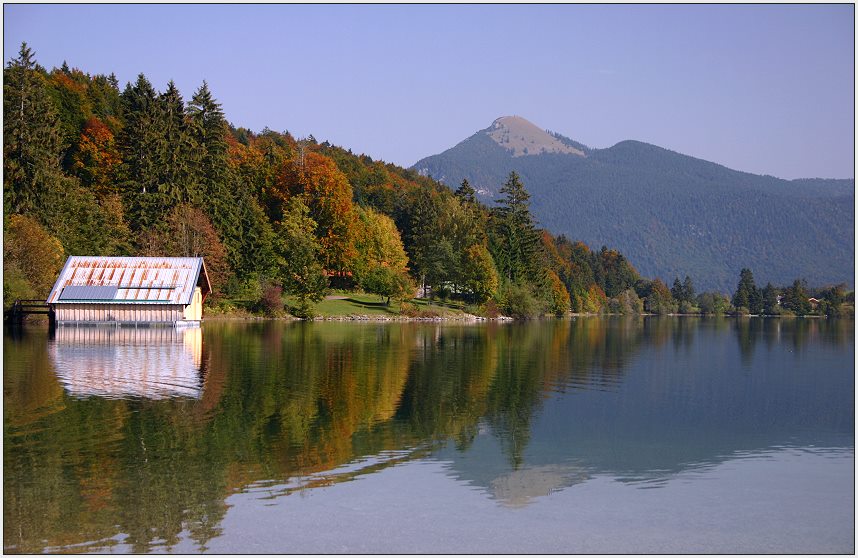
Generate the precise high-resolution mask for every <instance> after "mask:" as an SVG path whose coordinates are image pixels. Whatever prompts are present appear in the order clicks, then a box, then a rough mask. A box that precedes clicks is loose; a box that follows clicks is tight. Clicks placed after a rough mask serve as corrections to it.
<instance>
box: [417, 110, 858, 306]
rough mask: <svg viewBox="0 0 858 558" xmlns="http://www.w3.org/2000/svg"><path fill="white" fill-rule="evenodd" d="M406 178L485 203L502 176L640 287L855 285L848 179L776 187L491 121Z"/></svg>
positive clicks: (636, 147) (634, 148)
mask: <svg viewBox="0 0 858 558" xmlns="http://www.w3.org/2000/svg"><path fill="white" fill-rule="evenodd" d="M412 168H413V169H414V170H416V171H417V172H419V173H420V174H423V175H429V176H432V177H433V178H435V179H437V180H440V181H442V182H443V183H445V184H446V185H447V186H449V187H451V188H456V187H458V185H459V184H460V183H461V182H462V180H463V179H466V178H467V179H468V181H469V182H470V183H471V184H472V185H473V186H474V188H476V189H477V191H478V193H479V195H480V197H481V199H482V200H483V201H488V202H491V201H492V200H493V199H494V198H496V197H497V196H498V190H499V189H500V187H501V185H502V184H503V183H504V182H505V180H506V178H507V176H508V175H509V173H510V171H513V170H514V171H516V172H517V173H518V174H519V175H520V176H521V178H522V180H523V182H524V184H525V186H526V187H527V189H528V191H529V192H530V193H531V210H532V211H533V214H534V215H535V216H536V218H537V219H538V220H539V222H540V224H541V225H542V226H544V227H545V228H547V229H548V230H550V231H551V232H553V233H554V234H561V233H562V234H565V235H566V236H568V237H570V238H572V239H574V240H582V241H584V242H585V243H587V244H588V245H590V246H591V247H592V248H594V249H599V248H600V247H601V246H603V245H607V246H609V247H611V248H616V249H618V250H620V252H622V253H623V254H624V255H625V256H626V257H628V258H629V260H630V261H631V262H632V263H633V264H634V265H635V266H636V267H637V269H638V271H639V272H640V273H641V274H642V275H643V276H645V277H649V278H656V277H659V278H661V279H662V280H664V281H666V282H668V284H670V283H671V282H672V281H673V279H674V277H680V278H684V277H685V275H689V276H691V278H692V280H693V281H694V283H695V286H696V287H697V289H698V290H701V289H706V290H709V289H718V290H720V291H723V292H732V291H733V290H735V288H736V283H737V282H738V278H739V271H740V270H741V269H742V268H743V267H747V268H749V269H751V270H752V271H753V272H754V277H755V279H756V282H757V283H758V284H759V285H760V286H763V285H765V284H766V282H769V281H770V282H772V283H773V284H775V285H786V284H789V283H792V281H793V280H795V279H797V278H804V279H807V281H808V283H810V284H811V285H819V286H822V285H826V284H836V283H840V282H845V283H847V284H849V285H850V286H854V269H855V245H854V236H855V181H854V180H853V179H848V180H838V179H799V180H783V179H779V178H775V177H773V176H760V175H755V174H750V173H746V172H740V171H735V170H732V169H729V168H727V167H724V166H722V165H719V164H716V163H712V162H709V161H704V160H702V159H697V158H694V157H689V156H687V155H682V154H681V153H677V152H675V151H670V150H668V149H663V148H661V147H657V146H655V145H650V144H647V143H642V142H639V141H622V142H620V143H618V144H616V145H614V146H613V147H609V148H607V149H591V148H588V147H587V146H586V145H584V144H582V143H579V142H577V141H574V140H571V139H569V138H567V137H564V136H562V135H560V134H557V133H552V132H548V131H544V130H542V129H540V128H539V127H537V126H535V125H534V124H532V123H530V122H528V121H527V120H525V119H524V118H521V117H518V116H512V117H503V118H499V119H497V120H495V121H494V123H492V125H491V126H489V127H488V128H486V129H484V130H480V131H479V132H477V133H475V134H474V135H473V136H471V137H469V138H467V139H466V140H464V141H462V142H461V143H459V144H458V145H456V146H455V147H453V148H451V149H448V150H447V151H444V152H443V153H441V154H438V155H433V156H431V157H426V158H425V159H421V160H420V161H418V162H417V163H416V164H415V165H414V166H413V167H412Z"/></svg>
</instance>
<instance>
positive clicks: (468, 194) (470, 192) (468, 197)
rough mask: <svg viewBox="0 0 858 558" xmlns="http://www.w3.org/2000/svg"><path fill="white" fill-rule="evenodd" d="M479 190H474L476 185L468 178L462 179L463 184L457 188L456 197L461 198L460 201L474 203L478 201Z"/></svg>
mask: <svg viewBox="0 0 858 558" xmlns="http://www.w3.org/2000/svg"><path fill="white" fill-rule="evenodd" d="M476 194H477V191H476V190H474V187H473V186H471V184H470V183H469V182H468V179H467V178H466V179H464V180H462V185H461V186H459V188H458V189H457V190H456V197H457V198H459V201H461V202H462V203H469V204H474V203H476V202H477V196H476Z"/></svg>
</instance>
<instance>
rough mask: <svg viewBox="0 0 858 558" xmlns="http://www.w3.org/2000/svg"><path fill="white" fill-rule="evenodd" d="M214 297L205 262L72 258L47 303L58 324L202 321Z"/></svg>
mask: <svg viewBox="0 0 858 558" xmlns="http://www.w3.org/2000/svg"><path fill="white" fill-rule="evenodd" d="M210 292H211V285H210V283H209V278H208V274H207V273H206V266H205V263H203V259H202V258H143V257H139V258H111V257H104V256H70V257H69V259H68V260H66V264H65V266H64V267H63V270H62V271H61V272H60V276H59V277H58V278H57V281H56V283H55V284H54V288H53V289H52V290H51V293H50V294H49V295H48V300H47V301H46V302H47V304H48V306H49V307H50V308H51V310H52V311H53V312H54V318H55V320H56V323H58V324H62V323H90V324H91V323H96V324H97V323H120V324H126V323H127V324H139V323H162V324H170V323H172V324H175V323H180V322H199V321H200V320H202V317H203V301H204V300H205V297H206V296H207V295H208V294H209V293H210Z"/></svg>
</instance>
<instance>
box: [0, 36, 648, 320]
mask: <svg viewBox="0 0 858 558" xmlns="http://www.w3.org/2000/svg"><path fill="white" fill-rule="evenodd" d="M4 111H5V119H4V145H3V151H4V173H5V174H4V188H3V193H4V221H3V226H4V256H5V257H4V272H5V273H4V284H3V289H4V303H5V304H6V305H7V306H8V305H10V304H11V303H12V302H13V301H14V300H15V299H18V298H41V297H44V296H46V294H47V292H48V290H49V289H50V286H51V285H52V283H53V281H54V279H55V278H56V274H57V272H58V271H59V269H60V267H61V266H62V264H63V262H64V261H65V258H66V257H67V256H68V255H72V254H84V255H162V256H197V255H201V256H203V257H204V258H205V261H206V266H207V268H208V271H209V275H210V278H211V281H212V284H213V288H214V292H213V295H212V297H210V299H209V304H214V305H221V306H225V307H230V305H232V304H237V303H241V304H243V305H245V306H246V307H248V308H250V309H251V310H254V311H260V312H262V311H264V312H268V313H277V312H278V311H280V310H282V309H283V304H284V299H283V298H282V295H283V294H287V295H289V296H290V298H289V299H287V300H291V301H292V302H291V303H290V304H291V307H290V308H289V310H290V311H291V312H293V313H294V314H297V315H300V316H311V315H313V307H314V303H315V302H317V301H319V300H320V299H321V297H322V296H324V294H325V293H326V292H327V291H328V289H329V288H331V287H338V288H344V289H361V290H363V291H366V292H369V293H375V294H378V295H379V296H381V297H383V298H386V300H387V301H388V302H389V300H390V298H391V297H393V298H398V299H400V300H408V299H410V298H411V297H413V296H414V294H415V292H416V291H417V288H418V286H419V287H422V292H424V293H428V295H429V296H432V297H442V298H453V299H458V300H461V301H464V302H465V303H468V304H470V305H471V309H472V310H473V311H478V312H483V313H485V314H486V315H493V314H495V313H497V312H506V313H508V314H513V315H519V316H532V315H538V314H540V313H543V312H554V313H564V312H567V311H569V310H570V309H572V310H580V309H585V310H591V311H598V310H599V309H601V308H602V307H603V306H605V305H606V304H607V300H608V299H607V296H614V295H616V294H617V293H619V292H620V291H622V290H623V289H628V288H630V287H631V286H632V285H633V284H634V283H635V282H636V281H638V280H640V277H639V276H638V275H637V273H636V272H635V271H634V269H633V268H632V266H631V265H630V264H629V263H628V262H627V261H626V260H625V259H624V258H623V257H622V255H620V254H619V253H618V252H616V251H612V250H607V249H603V250H602V251H600V252H591V251H590V250H589V248H588V247H587V246H585V245H584V244H581V243H573V242H571V241H569V240H567V239H566V238H558V239H555V238H554V237H553V236H552V235H551V234H550V233H549V232H548V231H544V230H539V229H537V227H536V226H535V223H534V221H533V218H532V215H531V213H530V210H529V201H528V193H527V191H526V189H525V186H524V184H522V182H521V181H520V180H519V179H518V177H517V176H515V175H510V176H506V177H503V179H502V180H501V181H499V182H498V183H497V184H496V185H495V187H496V188H497V189H499V191H500V192H502V193H504V195H505V196H506V198H505V202H504V203H502V204H500V205H499V206H498V207H496V208H494V209H492V210H489V209H488V208H487V207H486V206H484V205H483V204H481V203H479V202H478V201H477V200H476V197H475V193H474V191H473V189H471V188H470V187H469V186H468V185H467V184H463V185H461V186H460V187H459V188H458V190H457V192H456V193H453V192H452V191H451V190H450V189H448V188H446V187H445V186H444V185H442V184H440V183H438V182H436V181H434V180H432V179H429V178H425V177H422V176H419V175H418V174H417V173H416V172H413V171H410V170H406V169H403V168H401V167H397V166H395V165H390V164H385V163H383V162H381V161H374V160H373V159H371V158H370V157H368V156H366V155H356V154H353V153H352V152H351V151H349V150H346V149H343V148H340V147H337V146H333V145H330V144H329V143H327V142H323V143H319V142H317V141H316V140H315V139H314V138H313V137H312V136H311V137H309V138H306V139H299V138H295V137H293V136H292V135H291V134H289V133H288V132H286V131H283V132H275V131H272V130H269V129H265V130H262V131H261V132H258V133H256V132H252V131H250V130H247V129H245V128H242V127H237V126H233V125H231V124H230V123H229V122H228V120H227V117H226V115H225V114H224V113H223V111H222V110H221V106H220V104H219V103H218V101H217V99H216V97H215V94H214V92H212V91H211V90H210V89H209V87H208V86H207V85H206V83H205V82H204V83H202V84H201V85H200V86H199V88H198V89H197V90H196V91H195V92H194V93H193V94H192V95H191V96H190V98H189V99H188V100H185V98H184V97H183V95H182V93H181V92H180V91H178V89H177V88H176V87H175V85H174V84H173V83H172V82H170V83H167V84H164V86H163V89H162V90H160V91H159V90H158V89H157V88H156V86H155V85H153V84H152V83H150V82H149V80H148V79H147V78H146V77H145V75H144V74H140V75H139V76H138V77H137V79H136V80H135V81H134V82H133V83H128V84H126V85H125V86H124V87H120V84H119V83H118V80H117V79H116V77H115V76H113V75H109V76H105V75H94V76H93V75H89V74H87V73H85V72H84V71H82V70H79V69H76V68H73V67H70V66H68V65H67V64H63V66H62V67H61V68H54V69H52V70H50V71H48V70H46V69H45V68H42V67H41V66H39V65H38V64H37V62H36V60H35V55H34V53H33V52H32V51H31V50H30V49H29V47H27V46H26V45H22V47H21V50H20V52H19V53H18V56H17V57H16V58H14V59H13V60H11V61H10V62H9V63H8V64H7V65H6V67H5V69H4ZM570 295H571V297H570ZM605 307H606V306H605Z"/></svg>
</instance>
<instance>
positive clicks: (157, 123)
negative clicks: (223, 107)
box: [117, 74, 166, 230]
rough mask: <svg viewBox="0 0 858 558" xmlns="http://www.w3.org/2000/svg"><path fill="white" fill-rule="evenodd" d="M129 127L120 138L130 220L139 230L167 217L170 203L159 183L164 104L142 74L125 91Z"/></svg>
mask: <svg viewBox="0 0 858 558" xmlns="http://www.w3.org/2000/svg"><path fill="white" fill-rule="evenodd" d="M122 109H123V116H124V119H125V126H124V127H123V128H122V132H121V133H120V134H119V137H118V138H117V143H118V145H119V151H120V153H121V154H122V163H123V164H122V168H121V175H122V177H123V178H124V180H123V187H122V189H123V190H124V192H125V197H126V203H127V206H128V213H129V221H130V223H131V226H132V228H133V229H135V230H140V229H143V228H147V227H148V226H150V225H151V224H152V223H154V222H156V221H158V220H160V219H161V218H162V217H163V216H164V210H165V209H166V203H165V200H164V199H163V196H162V194H161V192H159V188H158V185H159V183H160V175H161V172H160V168H159V163H160V161H161V160H162V153H163V146H164V134H163V130H162V129H161V123H162V122H163V120H162V118H161V114H160V105H159V103H158V98H157V96H156V94H155V89H154V88H153V87H152V84H151V83H149V80H148V79H146V76H144V75H143V74H140V75H139V76H137V81H136V82H135V83H134V85H133V86H132V85H131V84H130V83H129V84H128V85H126V87H125V90H124V91H123V92H122Z"/></svg>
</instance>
